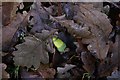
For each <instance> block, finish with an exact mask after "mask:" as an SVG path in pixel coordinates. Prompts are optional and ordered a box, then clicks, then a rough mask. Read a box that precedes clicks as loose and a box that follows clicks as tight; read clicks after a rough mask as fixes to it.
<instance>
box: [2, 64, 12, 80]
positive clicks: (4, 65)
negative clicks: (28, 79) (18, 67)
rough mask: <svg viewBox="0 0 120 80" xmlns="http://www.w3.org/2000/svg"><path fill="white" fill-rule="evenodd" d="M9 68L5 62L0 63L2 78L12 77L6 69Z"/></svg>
mask: <svg viewBox="0 0 120 80" xmlns="http://www.w3.org/2000/svg"><path fill="white" fill-rule="evenodd" d="M6 68H7V65H6V64H4V63H1V64H0V69H1V70H2V78H3V79H4V80H7V79H8V78H10V75H9V74H8V73H7V72H6V71H5V69H6Z"/></svg>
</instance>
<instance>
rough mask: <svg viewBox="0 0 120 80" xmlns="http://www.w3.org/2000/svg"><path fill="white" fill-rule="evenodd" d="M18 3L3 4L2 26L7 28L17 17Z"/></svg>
mask: <svg viewBox="0 0 120 80" xmlns="http://www.w3.org/2000/svg"><path fill="white" fill-rule="evenodd" d="M17 5H18V2H2V24H3V25H4V26H5V25H7V24H9V23H10V22H11V20H13V18H14V17H15V16H16V10H17Z"/></svg>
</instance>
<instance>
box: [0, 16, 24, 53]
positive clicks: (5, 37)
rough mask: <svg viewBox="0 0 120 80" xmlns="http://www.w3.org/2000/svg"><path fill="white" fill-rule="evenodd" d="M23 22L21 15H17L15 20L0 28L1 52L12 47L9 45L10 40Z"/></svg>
mask: <svg viewBox="0 0 120 80" xmlns="http://www.w3.org/2000/svg"><path fill="white" fill-rule="evenodd" d="M22 20H23V15H21V14H17V16H16V18H15V19H14V20H13V21H12V22H11V23H10V24H9V25H7V26H4V27H3V28H2V48H3V51H8V49H9V48H10V47H11V46H12V44H14V42H15V41H14V42H13V43H11V41H12V38H13V36H14V34H15V32H16V31H17V29H18V27H20V25H21V24H20V23H21V22H22ZM22 25H23V24H22Z"/></svg>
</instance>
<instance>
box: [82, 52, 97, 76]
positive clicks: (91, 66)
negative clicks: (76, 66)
mask: <svg viewBox="0 0 120 80" xmlns="http://www.w3.org/2000/svg"><path fill="white" fill-rule="evenodd" d="M81 59H82V62H83V64H84V65H83V67H84V69H85V70H86V71H87V72H89V73H91V74H92V73H93V72H94V70H95V61H96V59H95V57H93V56H92V55H91V54H90V53H87V52H82V53H81Z"/></svg>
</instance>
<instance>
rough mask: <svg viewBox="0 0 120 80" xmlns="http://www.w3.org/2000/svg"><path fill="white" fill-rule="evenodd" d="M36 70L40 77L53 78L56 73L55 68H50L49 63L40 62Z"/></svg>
mask: <svg viewBox="0 0 120 80" xmlns="http://www.w3.org/2000/svg"><path fill="white" fill-rule="evenodd" d="M37 71H38V72H39V74H40V75H41V76H42V78H54V75H55V74H56V71H55V69H53V68H50V67H49V64H40V66H39V68H38V69H37Z"/></svg>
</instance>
